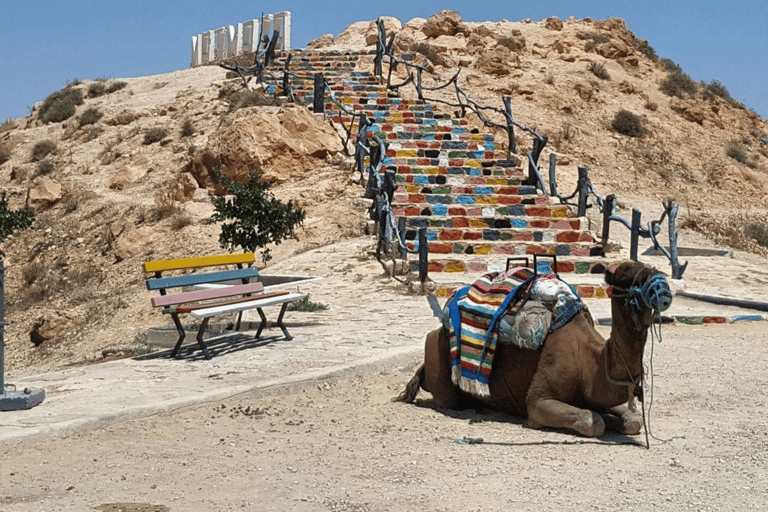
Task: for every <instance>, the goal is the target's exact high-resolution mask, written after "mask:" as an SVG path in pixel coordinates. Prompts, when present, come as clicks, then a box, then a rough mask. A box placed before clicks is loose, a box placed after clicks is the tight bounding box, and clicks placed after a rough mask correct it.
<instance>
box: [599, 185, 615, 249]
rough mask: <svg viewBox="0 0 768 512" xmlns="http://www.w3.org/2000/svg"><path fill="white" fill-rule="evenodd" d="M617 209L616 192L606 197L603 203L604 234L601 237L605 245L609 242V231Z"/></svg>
mask: <svg viewBox="0 0 768 512" xmlns="http://www.w3.org/2000/svg"><path fill="white" fill-rule="evenodd" d="M615 209H616V196H615V195H614V194H611V195H609V196H608V197H606V198H605V203H603V235H602V237H601V239H602V241H603V246H605V245H606V244H607V243H608V233H609V231H610V229H611V216H612V215H613V212H614V211H615Z"/></svg>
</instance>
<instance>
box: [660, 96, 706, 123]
mask: <svg viewBox="0 0 768 512" xmlns="http://www.w3.org/2000/svg"><path fill="white" fill-rule="evenodd" d="M669 108H671V109H672V110H674V111H675V112H677V113H678V114H680V115H681V116H682V117H683V119H686V120H688V121H691V122H692V123H697V124H704V119H705V118H706V112H705V111H704V109H703V108H702V107H700V106H698V105H694V104H690V103H686V102H685V101H682V100H679V99H677V98H673V99H672V101H670V103H669Z"/></svg>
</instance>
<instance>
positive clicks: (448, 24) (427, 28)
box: [421, 11, 468, 37]
mask: <svg viewBox="0 0 768 512" xmlns="http://www.w3.org/2000/svg"><path fill="white" fill-rule="evenodd" d="M421 31H422V32H424V35H425V36H427V37H438V36H455V35H456V33H457V32H464V33H467V32H468V29H467V27H466V25H464V23H462V20H461V15H460V14H459V13H458V12H456V11H440V12H439V13H438V14H434V15H432V16H430V17H429V19H428V20H427V22H426V23H424V25H423V26H422V27H421Z"/></svg>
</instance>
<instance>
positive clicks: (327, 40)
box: [307, 34, 333, 49]
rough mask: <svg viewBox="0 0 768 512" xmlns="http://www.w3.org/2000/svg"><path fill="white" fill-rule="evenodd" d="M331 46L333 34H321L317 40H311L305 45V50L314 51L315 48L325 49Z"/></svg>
mask: <svg viewBox="0 0 768 512" xmlns="http://www.w3.org/2000/svg"><path fill="white" fill-rule="evenodd" d="M332 44H333V34H323V35H321V36H320V37H318V38H317V39H313V40H312V41H310V42H308V43H307V48H310V49H316V48H325V47H326V46H331V45H332Z"/></svg>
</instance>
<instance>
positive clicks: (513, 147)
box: [501, 96, 517, 154]
mask: <svg viewBox="0 0 768 512" xmlns="http://www.w3.org/2000/svg"><path fill="white" fill-rule="evenodd" d="M501 100H502V101H503V102H504V112H506V114H505V115H504V118H505V119H506V121H507V138H508V139H509V141H508V142H509V146H508V147H509V153H511V154H514V153H516V152H517V142H516V141H515V125H514V124H512V99H511V98H510V97H509V96H503V97H502V98H501Z"/></svg>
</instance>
